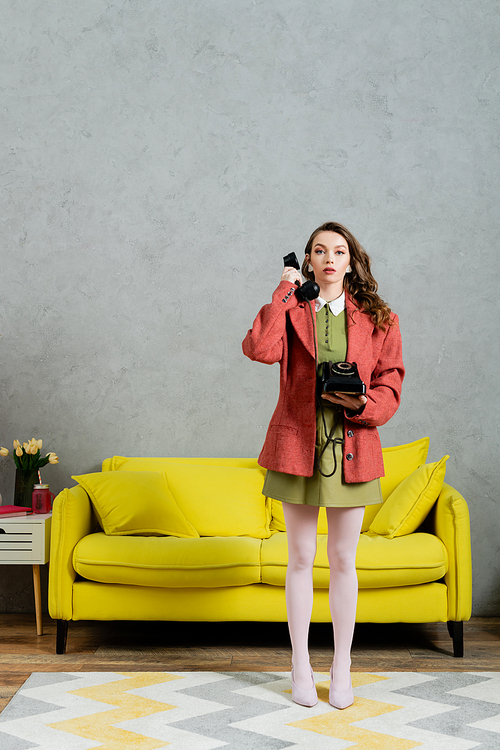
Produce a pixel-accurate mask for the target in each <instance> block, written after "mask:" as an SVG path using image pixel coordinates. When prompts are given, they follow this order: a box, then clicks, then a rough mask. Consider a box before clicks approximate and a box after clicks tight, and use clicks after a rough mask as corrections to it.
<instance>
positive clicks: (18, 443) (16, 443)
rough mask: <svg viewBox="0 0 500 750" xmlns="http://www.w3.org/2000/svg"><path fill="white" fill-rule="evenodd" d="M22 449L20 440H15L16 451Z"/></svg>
mask: <svg viewBox="0 0 500 750" xmlns="http://www.w3.org/2000/svg"><path fill="white" fill-rule="evenodd" d="M20 447H21V443H20V442H19V440H14V450H17V449H18V448H20Z"/></svg>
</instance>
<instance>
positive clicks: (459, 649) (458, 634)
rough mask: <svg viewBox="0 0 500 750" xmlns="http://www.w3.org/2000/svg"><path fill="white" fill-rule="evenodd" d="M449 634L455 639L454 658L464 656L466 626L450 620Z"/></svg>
mask: <svg viewBox="0 0 500 750" xmlns="http://www.w3.org/2000/svg"><path fill="white" fill-rule="evenodd" d="M448 633H449V634H450V636H451V638H452V639H453V656H463V655H464V624H463V622H454V621H453V620H448Z"/></svg>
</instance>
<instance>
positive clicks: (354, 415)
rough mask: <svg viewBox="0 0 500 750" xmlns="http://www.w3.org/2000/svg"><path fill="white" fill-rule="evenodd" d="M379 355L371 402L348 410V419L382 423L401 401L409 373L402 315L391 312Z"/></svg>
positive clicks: (379, 424)
mask: <svg viewBox="0 0 500 750" xmlns="http://www.w3.org/2000/svg"><path fill="white" fill-rule="evenodd" d="M391 319H392V325H391V326H388V328H387V331H386V334H385V338H384V342H383V345H382V348H381V350H380V354H379V358H378V361H377V363H376V364H375V368H374V370H373V373H372V377H371V380H370V386H369V388H367V391H366V397H367V399H368V400H367V402H366V404H365V406H364V407H363V409H362V411H358V412H352V411H349V410H346V411H345V415H346V417H347V419H349V420H350V421H351V422H356V423H357V424H362V425H367V426H369V427H380V426H381V425H383V424H385V423H386V422H388V421H389V419H390V418H391V417H392V416H393V415H394V414H395V413H396V411H397V409H398V407H399V404H400V402H401V389H402V385H403V379H404V376H405V368H404V365H403V356H402V343H401V332H400V330H399V319H398V316H397V315H396V314H395V313H393V314H392V316H391Z"/></svg>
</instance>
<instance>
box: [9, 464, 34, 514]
mask: <svg viewBox="0 0 500 750" xmlns="http://www.w3.org/2000/svg"><path fill="white" fill-rule="evenodd" d="M34 484H38V469H16V484H15V487H14V505H21V506H22V507H24V508H31V503H32V495H33V485H34Z"/></svg>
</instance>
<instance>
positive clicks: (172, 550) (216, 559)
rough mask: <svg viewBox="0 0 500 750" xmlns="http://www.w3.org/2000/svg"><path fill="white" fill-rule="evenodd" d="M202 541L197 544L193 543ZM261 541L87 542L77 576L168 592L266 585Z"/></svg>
mask: <svg viewBox="0 0 500 750" xmlns="http://www.w3.org/2000/svg"><path fill="white" fill-rule="evenodd" d="M193 542H196V544H193ZM260 546H261V540H260V539H252V538H250V537H206V538H201V539H200V538H198V539H180V538H178V537H172V536H165V537H136V536H107V535H106V534H103V533H102V532H100V533H97V534H89V535H88V536H85V537H83V539H81V540H80V541H79V542H78V544H77V545H76V547H75V549H74V552H73V565H74V568H75V570H76V572H77V573H78V574H79V575H80V576H82V577H83V578H86V579H88V580H90V581H98V582H100V583H123V584H130V585H132V586H157V587H163V588H182V587H188V588H196V587H197V588H217V587H219V586H245V585H247V584H250V583H260Z"/></svg>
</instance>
